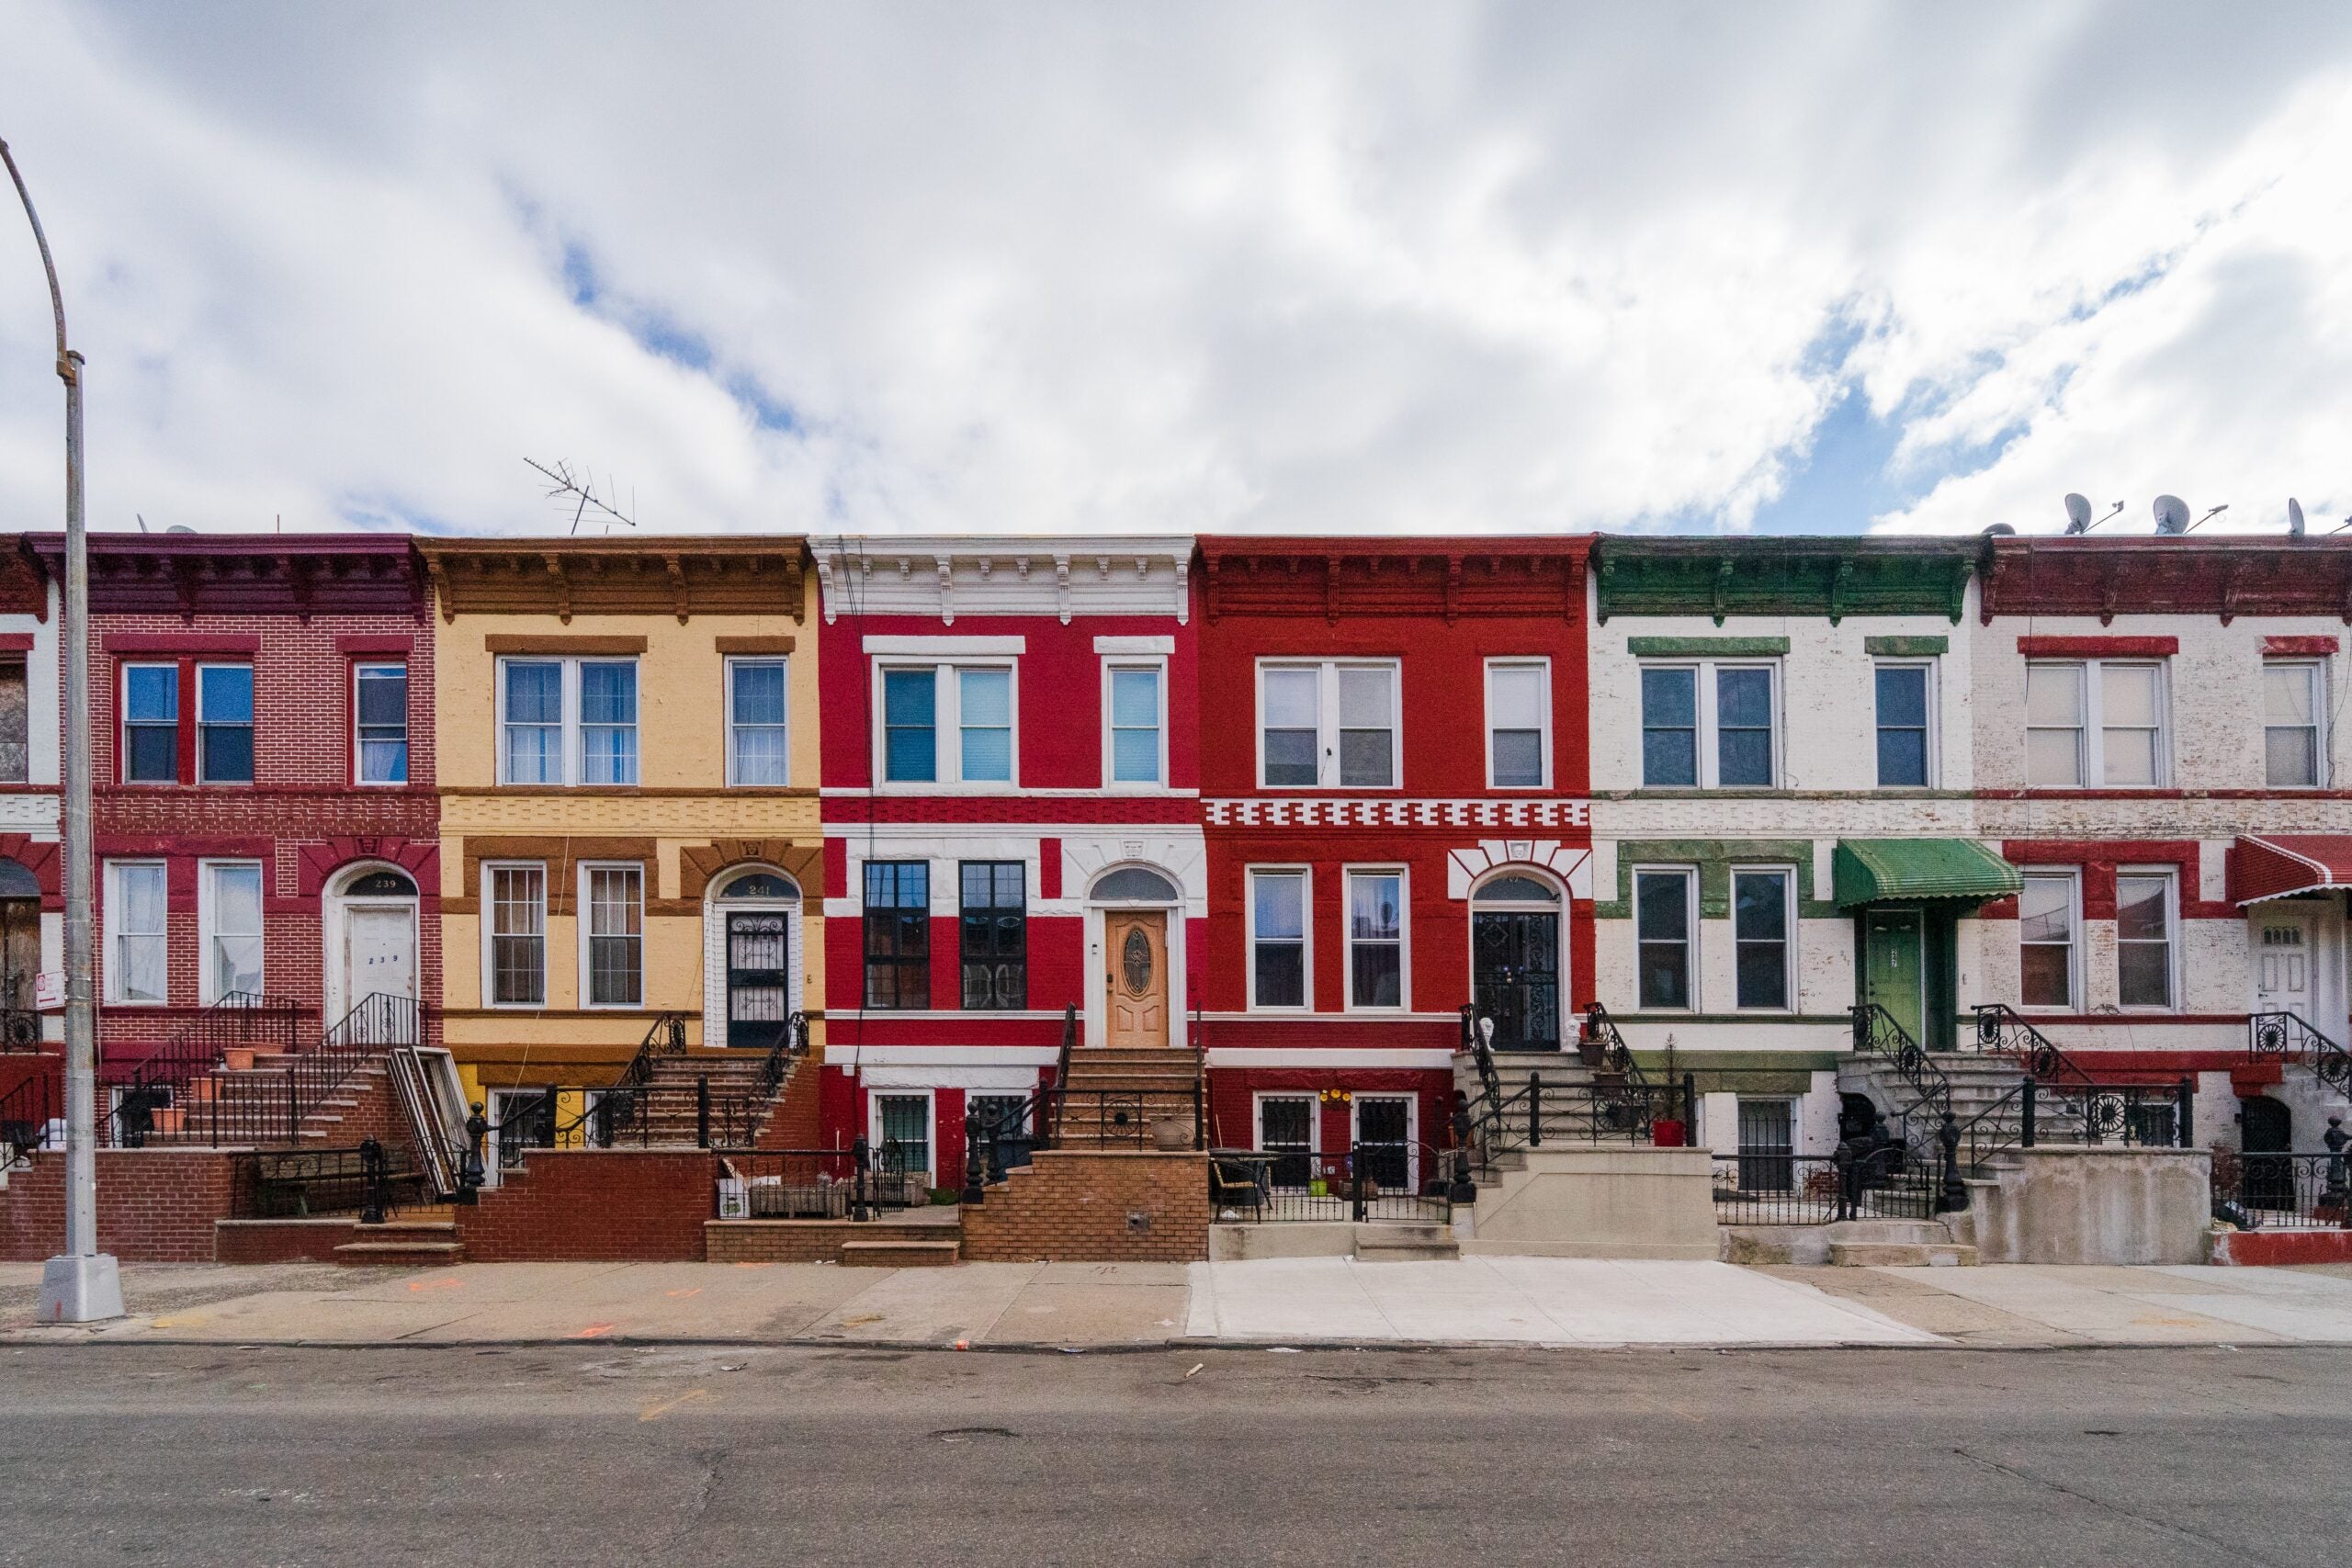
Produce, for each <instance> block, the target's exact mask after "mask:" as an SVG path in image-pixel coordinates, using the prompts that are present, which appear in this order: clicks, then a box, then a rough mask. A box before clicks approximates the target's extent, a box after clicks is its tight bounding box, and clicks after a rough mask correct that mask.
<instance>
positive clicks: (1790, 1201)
mask: <svg viewBox="0 0 2352 1568" xmlns="http://www.w3.org/2000/svg"><path fill="white" fill-rule="evenodd" d="M1713 1187H1714V1200H1715V1221H1716V1223H1717V1224H1726V1225H1826V1224H1833V1223H1835V1222H1837V1221H1839V1220H1882V1219H1903V1220H1928V1219H1933V1218H1935V1217H1936V1214H1937V1213H1938V1212H1939V1208H1938V1206H1939V1201H1940V1200H1941V1197H1942V1192H1943V1177H1942V1172H1941V1170H1940V1169H1939V1167H1938V1164H1937V1162H1935V1161H1933V1160H1931V1159H1928V1158H1922V1157H1920V1156H1917V1155H1916V1154H1914V1153H1913V1152H1912V1151H1910V1150H1908V1149H1906V1148H1905V1147H1904V1146H1903V1145H1886V1146H1883V1147H1881V1148H1876V1149H1871V1150H1870V1151H1868V1152H1866V1153H1862V1154H1859V1155H1853V1156H1849V1155H1846V1154H1843V1153H1841V1154H1836V1155H1800V1154H1782V1153H1780V1152H1778V1151H1769V1152H1765V1153H1761V1154H1742V1155H1718V1156H1715V1161H1714V1183H1713Z"/></svg>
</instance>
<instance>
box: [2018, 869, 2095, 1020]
mask: <svg viewBox="0 0 2352 1568" xmlns="http://www.w3.org/2000/svg"><path fill="white" fill-rule="evenodd" d="M2078 893H2079V885H2078V883H2077V881H2076V878H2075V874H2073V873H2072V872H2028V873H2027V874H2026V877H2025V886H2024V888H2023V890H2022V891H2020V892H2019V893H2018V1001H2019V1002H2021V1003H2022V1004H2023V1005H2025V1006H2027V1007H2031V1008H2058V1009H2062V1010H2071V1009H2072V1008H2073V1007H2074V1006H2075V932H2076V931H2078V930H2079V929H2080V927H2081V917H2080V899H2079V897H2078Z"/></svg>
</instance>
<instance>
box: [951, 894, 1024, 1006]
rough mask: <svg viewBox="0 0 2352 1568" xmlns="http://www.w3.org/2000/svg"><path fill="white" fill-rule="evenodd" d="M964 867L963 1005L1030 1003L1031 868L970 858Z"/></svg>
mask: <svg viewBox="0 0 2352 1568" xmlns="http://www.w3.org/2000/svg"><path fill="white" fill-rule="evenodd" d="M961 870H962V872H963V883H964V886H963V894H964V902H963V911H962V912H963V960H964V1005H965V1006H966V1007H967V1008H975V1009H983V1008H1019V1007H1027V1006H1028V1005H1029V904H1028V898H1027V896H1026V895H1027V886H1028V874H1027V872H1028V868H1027V867H1025V866H1024V865H1023V864H1022V863H1021V862H1019V861H1017V860H1007V861H987V860H982V861H971V860H967V861H966V862H965V863H963V866H962V867H961Z"/></svg>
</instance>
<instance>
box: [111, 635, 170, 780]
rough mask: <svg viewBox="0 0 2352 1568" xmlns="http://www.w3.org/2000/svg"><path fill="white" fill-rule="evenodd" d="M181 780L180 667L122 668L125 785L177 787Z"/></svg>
mask: <svg viewBox="0 0 2352 1568" xmlns="http://www.w3.org/2000/svg"><path fill="white" fill-rule="evenodd" d="M179 777H180V667H179V665H178V664H176V663H172V664H126V665H124V666H123V667H122V781H123V783H125V784H177V783H178V782H179Z"/></svg>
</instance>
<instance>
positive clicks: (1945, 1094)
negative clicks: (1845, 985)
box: [1853, 1002, 1952, 1147]
mask: <svg viewBox="0 0 2352 1568" xmlns="http://www.w3.org/2000/svg"><path fill="white" fill-rule="evenodd" d="M1853 1038H1854V1050H1855V1052H1856V1054H1857V1055H1865V1056H1874V1057H1876V1058H1878V1059H1879V1060H1881V1061H1883V1062H1884V1063H1886V1064H1887V1065H1888V1066H1891V1067H1893V1068H1894V1074H1895V1076H1896V1077H1899V1078H1901V1079H1902V1080H1903V1082H1904V1084H1905V1086H1906V1087H1907V1088H1908V1089H1910V1090H1911V1092H1912V1093H1913V1094H1914V1095H1915V1096H1916V1097H1917V1098H1916V1099H1915V1100H1913V1102H1912V1104H1911V1106H1910V1107H1909V1108H1908V1109H1906V1110H1905V1111H1904V1113H1903V1115H1904V1130H1903V1131H1904V1142H1905V1143H1906V1144H1910V1145H1913V1146H1914V1147H1924V1146H1925V1145H1926V1143H1927V1142H1928V1141H1931V1140H1932V1139H1933V1138H1934V1137H1935V1135H1936V1131H1937V1129H1939V1127H1941V1126H1942V1125H1943V1122H1944V1119H1945V1118H1946V1117H1948V1116H1950V1115H1951V1114H1952V1099H1951V1075H1950V1074H1949V1073H1946V1072H1945V1071H1944V1070H1943V1068H1941V1067H1940V1066H1937V1065H1936V1062H1935V1059H1934V1058H1933V1057H1932V1056H1930V1055H1928V1052H1927V1050H1926V1049H1925V1048H1924V1047H1923V1046H1921V1045H1920V1043H1918V1042H1917V1041H1916V1040H1914V1039H1912V1038H1911V1032H1910V1031H1909V1030H1907V1029H1905V1028H1904V1027H1903V1023H1902V1021H1901V1020H1899V1019H1897V1018H1896V1017H1895V1016H1894V1014H1893V1013H1891V1012H1889V1011H1887V1010H1886V1009H1885V1008H1883V1007H1882V1006H1881V1005H1880V1004H1878V1003H1877V1002H1861V1003H1859V1004H1857V1005H1856V1006H1855V1008H1854V1010H1853ZM1915 1113H1917V1119H1916V1122H1915V1120H1914V1118H1915Z"/></svg>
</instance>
